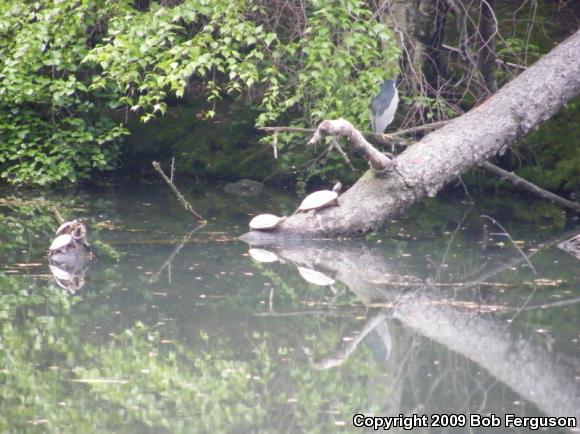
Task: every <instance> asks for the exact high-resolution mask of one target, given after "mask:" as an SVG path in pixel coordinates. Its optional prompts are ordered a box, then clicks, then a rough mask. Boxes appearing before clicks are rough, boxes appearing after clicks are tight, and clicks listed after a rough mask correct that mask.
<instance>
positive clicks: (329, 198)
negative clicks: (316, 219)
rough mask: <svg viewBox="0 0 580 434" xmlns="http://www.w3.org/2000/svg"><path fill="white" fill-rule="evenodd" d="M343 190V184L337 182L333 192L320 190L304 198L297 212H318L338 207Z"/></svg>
mask: <svg viewBox="0 0 580 434" xmlns="http://www.w3.org/2000/svg"><path fill="white" fill-rule="evenodd" d="M341 189H342V184H341V183H340V182H337V183H336V184H334V187H332V190H320V191H315V192H314V193H310V194H309V195H308V196H306V197H305V198H304V200H303V201H302V203H301V204H300V206H299V207H298V209H297V210H296V212H307V211H316V210H319V209H322V208H326V207H328V206H331V205H332V206H334V205H338V200H337V199H338V193H339V192H340V190H341Z"/></svg>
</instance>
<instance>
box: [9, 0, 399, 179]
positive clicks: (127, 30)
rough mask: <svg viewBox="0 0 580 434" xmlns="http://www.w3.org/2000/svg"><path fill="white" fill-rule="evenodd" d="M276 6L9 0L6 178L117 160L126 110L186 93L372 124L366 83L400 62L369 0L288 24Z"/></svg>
mask: <svg viewBox="0 0 580 434" xmlns="http://www.w3.org/2000/svg"><path fill="white" fill-rule="evenodd" d="M265 8H266V6H262V5H259V4H255V3H252V2H247V1H243V0H216V1H212V2H208V1H205V0H187V1H184V2H182V3H181V4H179V5H177V6H174V7H165V6H162V5H161V4H159V3H156V2H151V4H150V7H149V8H148V9H146V10H138V9H136V8H135V6H134V2H131V1H129V0H123V1H119V2H117V1H111V0H83V1H73V2H61V1H56V0H52V1H47V2H36V3H30V2H26V1H23V0H19V1H15V2H13V1H10V2H9V1H6V0H2V1H0V113H1V115H0V116H1V118H0V134H1V136H2V140H1V142H0V169H1V171H2V172H1V175H2V177H3V178H5V179H6V180H7V181H8V182H12V183H16V184H41V185H44V184H48V183H51V182H56V181H61V180H68V181H73V182H74V181H76V180H78V179H82V178H86V177H88V176H89V175H90V173H91V171H92V170H93V169H98V170H107V169H111V168H113V167H115V164H116V158H117V155H118V152H119V142H120V140H119V139H121V138H122V136H123V135H125V134H127V129H126V127H125V121H126V120H127V116H129V115H130V114H137V115H138V116H139V118H140V119H141V120H142V121H148V120H150V119H152V118H153V117H155V116H157V115H163V114H165V113H166V112H167V110H168V107H169V105H168V104H170V103H174V102H175V101H176V100H179V99H180V98H183V97H186V96H187V97H192V98H196V99H199V100H201V101H205V103H206V105H205V107H204V108H203V109H202V110H201V117H206V118H208V117H213V116H214V115H215V114H216V106H215V104H216V102H217V101H219V100H221V99H222V98H223V97H224V96H226V95H233V96H242V97H243V99H244V100H245V101H246V103H247V104H248V105H249V106H250V105H251V106H252V108H253V109H254V110H257V111H258V112H259V116H258V118H257V124H258V125H266V124H269V123H279V122H280V121H282V120H285V121H286V120H290V121H291V122H292V123H293V124H295V125H313V124H315V123H316V122H318V121H319V120H321V119H323V118H325V117H337V116H343V117H346V118H348V119H350V120H351V121H353V122H354V123H355V124H357V125H359V126H365V125H366V124H367V123H368V118H367V113H368V109H367V104H368V101H369V97H370V95H371V94H372V92H369V89H374V88H375V87H376V86H377V85H378V83H379V82H380V81H381V80H383V79H384V78H386V77H389V76H394V73H395V66H394V65H395V60H396V58H397V55H398V52H397V49H396V45H395V43H394V40H393V38H392V36H391V34H390V32H389V31H388V30H387V28H386V27H385V26H384V25H383V24H380V23H377V22H376V20H375V19H374V17H373V16H372V14H371V12H370V11H369V9H368V7H367V6H366V5H365V3H364V2H362V1H361V0H348V1H338V0H335V1H324V2H320V1H315V2H312V4H311V5H310V6H308V7H307V8H306V9H305V12H306V14H307V16H306V17H305V23H304V27H303V28H299V29H298V32H295V36H294V37H288V35H286V34H285V33H284V32H285V30H284V29H281V28H274V29H272V30H268V27H267V26H266V25H264V23H262V22H261V19H260V18H259V17H263V16H266V15H267V13H268V11H267V10H266V9H265ZM262 20H263V19H262ZM298 25H300V24H297V26H298ZM277 32H278V33H277ZM172 101H173V102H172ZM121 113H123V115H124V118H123V119H124V120H123V121H121V120H120V119H121V117H120V114H121ZM288 138H290V136H288ZM287 143H289V140H288V141H286V140H282V141H281V143H280V147H282V148H283V147H284V146H285V145H287ZM287 151H289V152H291V151H295V149H294V150H293V149H287ZM290 164H292V162H288V165H290Z"/></svg>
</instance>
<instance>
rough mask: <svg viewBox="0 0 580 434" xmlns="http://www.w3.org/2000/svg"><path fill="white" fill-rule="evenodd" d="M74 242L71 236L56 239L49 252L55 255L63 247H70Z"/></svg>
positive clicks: (60, 236)
mask: <svg viewBox="0 0 580 434" xmlns="http://www.w3.org/2000/svg"><path fill="white" fill-rule="evenodd" d="M73 242H74V238H73V237H72V235H70V234H62V235H59V236H58V237H56V238H55V239H54V240H53V241H52V244H51V245H50V247H49V248H48V250H49V251H50V252H51V253H54V252H56V251H58V250H60V249H62V248H63V247H66V246H68V245H69V244H71V243H73Z"/></svg>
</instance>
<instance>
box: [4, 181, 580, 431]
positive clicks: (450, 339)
mask: <svg viewBox="0 0 580 434" xmlns="http://www.w3.org/2000/svg"><path fill="white" fill-rule="evenodd" d="M186 195H187V197H188V199H190V200H191V202H192V205H193V207H194V208H195V209H196V210H197V211H198V212H200V213H201V214H203V215H204V216H205V217H206V218H207V219H208V220H209V224H208V225H207V226H205V227H203V228H196V223H195V221H194V220H193V219H192V218H191V217H190V216H189V215H188V214H186V213H185V212H184V211H183V209H182V208H181V207H180V205H179V204H178V203H177V202H176V200H175V199H174V198H173V197H172V196H171V195H170V193H169V192H168V190H167V188H166V187H165V186H163V185H136V186H131V187H125V188H123V189H118V188H115V189H113V188H111V189H103V190H99V191H91V192H86V191H80V192H75V193H62V194H56V193H55V194H50V195H46V194H45V195H43V196H41V195H39V194H34V193H22V192H18V193H14V192H6V191H5V192H2V194H0V197H2V199H1V201H0V387H1V389H0V431H1V432H58V433H63V432H74V433H81V432H82V433H93V432H94V433H101V432H103V433H105V432H106V433H109V432H123V433H173V432H176V433H179V432H187V433H194V432H211V433H222V432H223V433H225V432H262V433H281V432H289V433H290V432H292V433H294V432H297V433H314V432H324V433H329V432H343V431H345V432H356V431H361V430H363V428H356V427H355V426H354V425H353V416H354V415H355V414H363V415H365V416H398V415H400V414H403V415H412V414H417V415H426V416H427V419H426V420H427V423H428V424H429V427H423V428H419V429H418V430H417V431H420V432H447V431H454V432H466V431H469V432H488V431H489V432H528V429H527V428H506V427H505V425H504V422H505V420H504V416H505V415H506V414H514V415H516V416H517V417H530V418H532V419H529V420H528V421H538V419H533V418H535V417H543V416H554V417H575V418H577V420H578V421H579V422H580V267H579V265H580V261H579V260H578V259H577V258H575V257H574V256H572V255H570V254H568V253H566V252H564V251H562V250H561V249H559V248H558V247H557V244H558V242H559V241H563V240H565V239H567V238H570V237H571V236H572V235H574V234H575V233H578V232H580V225H579V224H578V222H577V221H575V220H571V219H568V220H567V219H566V216H565V215H564V214H563V213H562V212H561V211H560V210H559V209H557V208H555V207H553V206H551V205H549V204H546V203H543V202H536V201H534V200H530V199H529V198H521V197H512V196H505V195H502V197H475V198H474V202H475V203H472V204H468V203H464V202H462V201H461V199H458V198H448V199H445V198H438V199H434V200H429V201H427V202H426V203H424V204H420V205H417V206H416V207H415V208H413V209H412V210H410V211H409V212H408V213H407V214H406V215H405V216H404V217H403V218H401V219H400V220H397V221H392V222H390V223H389V225H388V227H387V228H386V229H384V230H381V231H379V232H378V233H376V234H372V235H371V236H368V237H367V238H366V239H364V240H355V241H336V242H322V241H319V242H309V243H297V242H288V243H286V244H281V245H278V246H253V249H252V250H251V251H250V252H249V247H248V246H247V245H246V244H245V243H243V242H241V241H239V240H238V239H237V237H238V236H240V235H241V234H243V233H244V232H245V230H246V227H247V223H248V221H249V219H250V218H251V216H252V215H254V214H255V213H260V212H266V211H269V212H273V213H275V214H279V215H282V214H289V213H291V212H292V211H293V209H294V207H295V206H296V204H297V203H298V199H297V198H296V197H295V196H293V195H291V194H285V193H281V192H272V191H268V190H267V191H265V192H264V193H262V194H261V195H259V196H256V197H249V198H248V197H247V198H242V197H238V196H234V195H230V194H227V193H225V192H224V191H223V188H222V187H219V186H218V187H208V186H196V187H192V188H191V189H189V190H186ZM52 206H56V207H57V208H58V209H59V210H60V212H61V213H62V214H63V215H64V216H65V217H66V218H82V219H84V220H85V222H86V223H87V226H88V229H89V235H88V239H89V242H91V244H92V245H93V246H94V249H95V251H96V259H94V260H93V261H92V262H90V263H89V264H88V266H86V267H78V268H77V270H76V271H75V273H76V274H75V275H74V276H72V275H71V276H70V279H68V280H67V279H66V278H63V277H62V275H60V280H59V281H58V282H57V280H56V279H55V277H54V276H53V274H52V273H51V269H50V268H49V266H48V259H47V257H46V251H47V247H48V246H49V245H50V242H51V240H52V238H53V237H54V231H55V229H56V227H57V224H56V222H55V218H54V216H53V213H52V212H51V210H50V209H51V207H52ZM486 216H487V217H486ZM500 225H501V226H500ZM506 233H507V234H509V236H508V235H506ZM250 253H251V254H250ZM52 271H55V270H54V269H52ZM443 413H445V414H447V415H450V417H449V418H445V417H443V418H438V417H437V416H436V415H440V414H443ZM491 414H493V415H496V416H497V417H498V418H500V423H501V426H500V427H499V428H497V427H496V428H493V427H489V428H484V427H476V426H475V423H476V419H477V418H476V417H475V416H474V420H472V421H470V415H491ZM455 415H457V416H455ZM463 415H465V416H466V419H463ZM491 420H492V419H486V420H485V422H487V421H491ZM437 422H440V423H441V424H442V426H443V425H450V424H451V425H453V424H455V425H459V427H458V428H455V429H453V428H450V427H449V428H448V427H436V426H434V425H435V424H436V423H437ZM470 422H471V424H470ZM470 425H471V426H470ZM393 431H395V432H400V431H402V430H401V429H399V428H397V429H394V430H393ZM549 431H550V432H560V431H561V432H570V431H573V432H579V430H578V428H575V429H574V428H572V429H568V428H550V429H549Z"/></svg>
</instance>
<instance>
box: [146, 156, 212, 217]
mask: <svg viewBox="0 0 580 434" xmlns="http://www.w3.org/2000/svg"><path fill="white" fill-rule="evenodd" d="M152 164H153V167H154V168H155V170H156V171H157V173H159V175H161V177H162V178H163V180H164V181H165V182H166V183H167V185H169V188H171V191H173V193H174V194H175V196H177V199H178V200H179V202H181V204H182V205H183V207H184V208H185V210H186V211H188V212H190V213H191V214H193V215H194V217H195V218H197V219H198V220H199V221H201V222H202V223H203V224H205V223H206V221H205V219H204V218H203V217H202V216H201V215H200V214H198V213H197V212H196V211H195V210H194V209H193V207H192V206H191V204H190V203H189V202H188V201H187V199H185V197H184V196H183V195H182V194H181V192H180V191H179V190H178V189H177V187H176V186H175V184H174V183H173V182H171V179H169V178H168V177H167V175H166V174H165V172H163V169H162V168H161V166H160V165H159V163H158V162H157V161H153V162H152Z"/></svg>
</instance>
